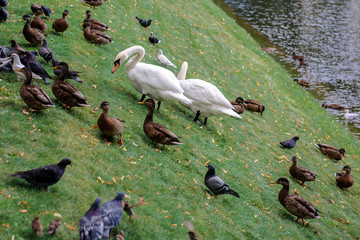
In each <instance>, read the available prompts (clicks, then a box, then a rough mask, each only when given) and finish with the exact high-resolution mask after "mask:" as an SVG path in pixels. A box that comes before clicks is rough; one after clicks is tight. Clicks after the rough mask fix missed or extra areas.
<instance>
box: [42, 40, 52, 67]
mask: <svg viewBox="0 0 360 240" xmlns="http://www.w3.org/2000/svg"><path fill="white" fill-rule="evenodd" d="M39 54H40V56H41V57H42V58H43V59H45V61H46V62H49V61H50V60H51V59H53V58H54V53H53V51H52V50H51V49H50V48H49V47H48V45H47V41H46V39H43V41H42V43H41V47H40V48H39Z"/></svg>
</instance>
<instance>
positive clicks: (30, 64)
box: [21, 51, 52, 85]
mask: <svg viewBox="0 0 360 240" xmlns="http://www.w3.org/2000/svg"><path fill="white" fill-rule="evenodd" d="M21 62H22V64H24V65H25V67H27V68H29V69H30V70H31V71H32V72H33V73H35V74H37V75H39V76H40V77H41V78H42V79H43V80H44V82H45V83H46V84H48V85H50V83H49V81H48V80H47V79H48V78H50V79H52V77H50V75H49V74H48V73H47V72H46V71H45V69H44V68H43V67H42V66H41V64H40V63H39V62H38V61H37V60H36V59H35V57H34V55H33V54H32V53H31V52H28V51H26V52H25V57H23V58H21Z"/></svg>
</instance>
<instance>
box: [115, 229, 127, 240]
mask: <svg viewBox="0 0 360 240" xmlns="http://www.w3.org/2000/svg"><path fill="white" fill-rule="evenodd" d="M124 239H125V234H124V231H123V230H121V231H120V232H119V233H118V234H116V236H115V240H124Z"/></svg>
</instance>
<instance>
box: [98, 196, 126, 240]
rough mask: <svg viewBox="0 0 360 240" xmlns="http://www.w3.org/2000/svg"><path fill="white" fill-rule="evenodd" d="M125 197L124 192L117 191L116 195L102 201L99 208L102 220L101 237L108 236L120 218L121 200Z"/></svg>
mask: <svg viewBox="0 0 360 240" xmlns="http://www.w3.org/2000/svg"><path fill="white" fill-rule="evenodd" d="M124 197H125V193H124V192H120V193H118V195H116V197H115V198H114V199H113V200H111V201H109V202H106V203H104V204H103V205H102V206H101V208H100V215H101V219H102V221H103V222H104V232H103V238H107V239H108V238H109V236H110V232H111V231H112V229H113V228H114V227H116V226H117V225H118V224H119V222H120V221H121V218H122V200H123V199H124Z"/></svg>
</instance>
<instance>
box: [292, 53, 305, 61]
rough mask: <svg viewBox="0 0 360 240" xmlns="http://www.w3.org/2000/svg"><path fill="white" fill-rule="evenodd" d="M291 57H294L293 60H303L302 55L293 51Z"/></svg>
mask: <svg viewBox="0 0 360 240" xmlns="http://www.w3.org/2000/svg"><path fill="white" fill-rule="evenodd" d="M292 59H294V60H295V61H296V60H299V61H301V60H304V56H301V55H296V53H295V52H293V54H292Z"/></svg>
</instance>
